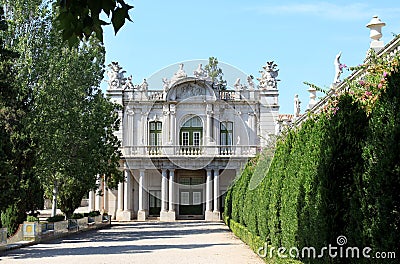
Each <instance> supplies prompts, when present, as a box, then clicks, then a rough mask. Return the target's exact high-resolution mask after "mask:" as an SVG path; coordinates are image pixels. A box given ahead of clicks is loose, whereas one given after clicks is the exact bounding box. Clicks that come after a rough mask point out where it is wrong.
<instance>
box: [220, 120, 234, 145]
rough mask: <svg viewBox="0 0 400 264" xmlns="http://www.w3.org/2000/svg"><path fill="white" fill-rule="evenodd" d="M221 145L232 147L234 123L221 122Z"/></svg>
mask: <svg viewBox="0 0 400 264" xmlns="http://www.w3.org/2000/svg"><path fill="white" fill-rule="evenodd" d="M220 136H221V137H220V139H221V145H224V146H230V145H232V140H233V122H229V121H225V122H221V130H220Z"/></svg>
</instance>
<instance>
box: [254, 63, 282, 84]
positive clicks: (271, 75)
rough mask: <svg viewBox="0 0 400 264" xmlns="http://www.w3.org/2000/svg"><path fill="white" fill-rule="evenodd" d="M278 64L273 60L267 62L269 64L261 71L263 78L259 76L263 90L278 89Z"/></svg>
mask: <svg viewBox="0 0 400 264" xmlns="http://www.w3.org/2000/svg"><path fill="white" fill-rule="evenodd" d="M277 66H278V65H277V64H275V63H274V62H273V61H269V62H267V64H266V65H265V66H264V67H263V69H264V70H263V71H259V72H260V73H261V78H257V80H258V81H259V82H260V84H259V87H260V89H263V90H270V89H277V86H278V81H280V80H278V79H277V77H278V72H279V70H277V69H276V67H277Z"/></svg>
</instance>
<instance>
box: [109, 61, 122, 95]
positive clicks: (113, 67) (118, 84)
mask: <svg viewBox="0 0 400 264" xmlns="http://www.w3.org/2000/svg"><path fill="white" fill-rule="evenodd" d="M108 67H109V68H110V69H109V70H108V71H107V76H108V85H109V86H110V88H111V89H118V88H122V86H123V85H125V82H126V78H125V77H124V73H126V71H121V70H122V67H121V66H120V65H119V64H118V62H115V61H113V62H111V63H110V64H108Z"/></svg>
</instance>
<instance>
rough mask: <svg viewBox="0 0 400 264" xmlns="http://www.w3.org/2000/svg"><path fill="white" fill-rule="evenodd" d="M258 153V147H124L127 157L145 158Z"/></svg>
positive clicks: (226, 155)
mask: <svg viewBox="0 0 400 264" xmlns="http://www.w3.org/2000/svg"><path fill="white" fill-rule="evenodd" d="M257 152H258V146H249V145H245V146H241V145H236V146H226V145H217V146H179V145H165V146H127V147H123V155H124V156H125V157H143V156H150V157H153V156H159V157H162V156H221V157H229V156H237V157H253V156H255V155H256V154H257Z"/></svg>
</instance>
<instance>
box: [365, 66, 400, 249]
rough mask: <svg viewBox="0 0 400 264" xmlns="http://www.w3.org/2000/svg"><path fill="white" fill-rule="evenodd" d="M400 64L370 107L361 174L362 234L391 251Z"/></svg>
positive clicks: (399, 196)
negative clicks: (362, 172)
mask: <svg viewBox="0 0 400 264" xmlns="http://www.w3.org/2000/svg"><path fill="white" fill-rule="evenodd" d="M399 70H400V67H399V66H397V68H395V69H394V71H393V72H391V74H390V76H388V78H387V84H388V86H387V88H386V92H385V93H383V94H382V95H381V97H380V98H379V100H378V101H377V102H376V104H375V106H374V108H373V109H372V111H371V116H370V117H371V119H370V125H369V130H368V135H367V139H366V147H365V149H364V159H365V160H366V164H365V172H364V174H363V177H362V181H361V184H362V187H363V190H364V192H363V197H364V198H363V200H362V210H363V213H364V216H365V217H364V225H365V228H364V235H365V237H366V239H365V240H366V242H367V243H368V245H371V247H373V248H374V249H376V250H380V251H393V250H395V249H397V254H398V246H399V241H400V232H399V230H400V192H399V190H400V152H399V149H400V140H399V139H400V87H399V84H400V73H399Z"/></svg>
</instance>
